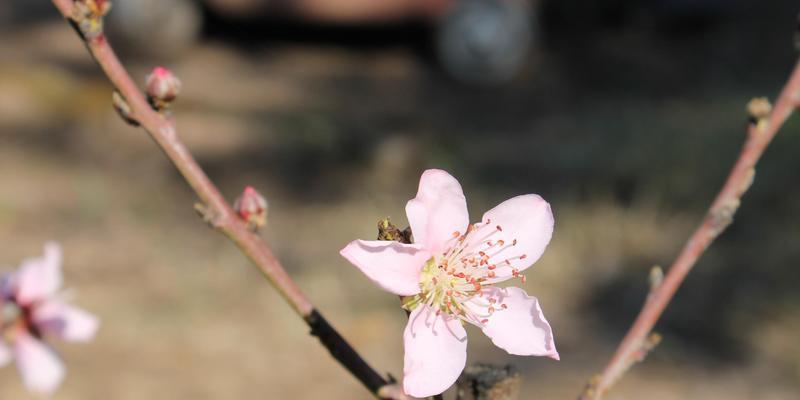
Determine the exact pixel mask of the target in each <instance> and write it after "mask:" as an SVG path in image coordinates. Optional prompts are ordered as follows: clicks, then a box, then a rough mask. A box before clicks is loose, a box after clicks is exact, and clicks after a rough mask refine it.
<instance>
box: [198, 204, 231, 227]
mask: <svg viewBox="0 0 800 400" xmlns="http://www.w3.org/2000/svg"><path fill="white" fill-rule="evenodd" d="M194 210H195V211H196V212H197V214H198V215H200V217H201V218H203V222H205V223H206V224H208V226H209V227H211V228H213V229H222V226H223V225H224V224H223V218H222V216H220V215H219V213H217V212H216V210H214V209H213V208H212V207H209V206H207V205H205V204H203V203H194Z"/></svg>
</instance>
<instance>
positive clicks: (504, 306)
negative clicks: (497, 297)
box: [500, 303, 508, 310]
mask: <svg viewBox="0 0 800 400" xmlns="http://www.w3.org/2000/svg"><path fill="white" fill-rule="evenodd" d="M500 308H502V309H503V310H505V309H507V308H508V306H507V305H506V304H505V303H503V304H500Z"/></svg>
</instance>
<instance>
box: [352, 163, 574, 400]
mask: <svg viewBox="0 0 800 400" xmlns="http://www.w3.org/2000/svg"><path fill="white" fill-rule="evenodd" d="M406 214H407V216H408V222H409V224H410V225H411V230H412V232H413V237H414V240H415V242H414V243H413V244H403V243H399V242H395V241H367V240H355V241H353V242H350V243H349V244H348V245H347V246H346V247H345V248H344V249H342V250H341V252H340V253H341V255H342V256H344V257H345V258H346V259H347V260H349V261H350V262H351V263H353V264H354V265H355V266H356V267H358V268H359V269H360V270H361V271H362V272H363V273H364V274H365V275H367V277H368V278H370V279H371V280H373V281H374V282H375V283H376V284H378V285H379V286H380V287H381V288H383V289H384V290H387V291H389V292H391V293H394V294H397V295H400V296H403V307H404V308H405V309H406V310H408V311H410V315H409V319H408V324H407V325H406V328H405V332H404V334H403V337H404V347H405V357H404V368H403V374H404V377H403V388H404V390H405V391H406V393H408V394H409V395H411V396H415V397H427V396H432V395H436V394H439V393H442V392H443V391H445V390H446V389H447V388H448V387H450V386H451V385H452V384H453V383H454V382H455V381H456V379H457V378H458V376H459V375H460V374H461V371H462V370H463V369H464V366H465V364H466V358H467V354H466V350H467V335H466V331H465V329H464V325H465V323H470V324H472V325H474V326H477V327H478V328H480V329H481V330H482V331H483V333H484V334H486V335H487V336H488V337H489V338H490V339H492V342H493V343H494V344H495V345H496V346H498V347H500V348H502V349H504V350H506V351H507V352H508V353H510V354H515V355H535V356H547V357H550V358H553V359H556V360H558V359H559V356H558V352H557V351H556V347H555V342H554V340H553V332H552V330H551V328H550V325H549V324H548V322H547V320H546V319H545V317H544V314H543V313H542V310H541V307H540V306H539V302H538V300H537V299H536V298H535V297H532V296H528V294H527V293H525V291H524V290H522V289H520V288H518V287H513V286H512V287H507V288H498V287H496V286H495V285H496V284H497V283H500V282H503V281H506V280H509V279H514V278H519V279H520V280H521V281H522V282H523V283H524V282H525V275H523V274H522V272H523V271H524V270H525V269H527V268H528V267H530V266H531V265H532V264H533V263H534V262H536V260H538V259H539V257H540V256H541V255H542V253H543V252H544V250H545V247H547V244H548V243H549V242H550V238H551V236H552V234H553V214H552V212H551V210H550V205H549V204H548V203H547V202H546V201H544V200H543V199H542V198H541V197H539V196H538V195H534V194H528V195H523V196H517V197H513V198H511V199H509V200H506V201H504V202H503V203H500V204H499V205H498V206H496V207H495V208H493V209H491V210H489V211H488V212H486V213H485V214H484V215H483V218H482V219H481V221H480V222H478V223H475V224H470V223H469V215H468V213H467V203H466V199H465V198H464V194H463V192H462V190H461V185H460V184H459V183H458V181H457V180H456V179H455V178H453V177H452V176H451V175H450V174H448V173H447V172H445V171H441V170H428V171H425V172H424V173H423V174H422V178H421V179H420V183H419V190H418V192H417V197H415V198H414V199H412V200H410V201H409V202H408V204H406Z"/></svg>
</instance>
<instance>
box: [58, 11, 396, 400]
mask: <svg viewBox="0 0 800 400" xmlns="http://www.w3.org/2000/svg"><path fill="white" fill-rule="evenodd" d="M52 2H53V4H54V5H55V6H56V7H57V8H58V10H59V11H60V12H61V14H62V16H64V17H65V18H67V19H68V20H69V22H70V23H71V24H72V26H73V27H74V28H75V29H76V31H77V32H78V33H79V35H80V36H81V38H82V39H83V41H84V44H85V45H86V47H87V49H88V50H89V53H90V54H91V55H92V57H93V58H94V59H95V60H96V61H97V63H98V65H99V66H100V68H102V70H103V72H104V73H105V75H106V76H107V77H108V79H109V80H110V81H111V83H112V84H113V85H114V86H115V87H116V89H117V91H118V92H119V95H120V96H116V97H117V98H116V99H115V101H116V102H117V103H124V105H125V106H126V119H129V120H130V121H134V122H136V123H138V124H139V125H141V126H142V127H143V128H144V129H145V130H146V131H147V133H149V134H150V137H151V138H152V139H153V140H154V141H155V142H156V144H157V145H158V147H159V148H160V149H161V150H162V151H163V152H164V153H165V154H166V156H167V157H168V158H169V159H170V161H172V163H173V165H175V167H176V168H177V169H178V171H180V173H181V175H182V176H183V178H184V179H185V180H186V182H187V183H188V184H189V186H191V187H192V189H193V190H194V191H195V193H196V194H197V196H198V197H199V198H200V200H201V201H202V202H203V203H205V206H204V207H202V210H203V214H204V217H206V220H207V221H208V222H209V223H210V224H211V225H212V226H213V227H214V228H216V229H217V230H218V231H220V232H221V233H223V234H225V236H227V237H228V238H229V239H230V240H232V241H233V242H234V243H235V244H236V245H237V246H238V247H239V249H241V251H242V252H243V253H244V254H245V255H246V256H247V257H248V258H250V260H251V261H252V262H253V264H254V265H255V266H256V267H257V268H258V270H259V271H260V272H261V273H262V274H263V275H264V277H266V278H267V280H268V281H269V282H270V283H271V284H272V286H273V287H275V289H276V290H277V291H278V292H279V293H280V294H281V296H282V297H283V298H284V300H286V302H287V303H289V305H290V306H291V307H292V309H293V310H294V311H295V312H296V313H297V314H298V315H299V316H300V317H302V318H303V320H304V321H306V323H307V324H308V326H309V327H310V328H311V334H312V335H314V336H317V337H318V338H319V340H320V342H322V344H323V345H324V346H325V347H326V348H327V349H328V350H329V351H330V353H331V354H332V355H333V357H334V358H335V359H336V360H337V361H339V363H341V364H342V366H343V367H345V368H346V369H347V370H348V371H350V373H352V374H353V375H354V376H355V377H356V378H357V379H358V380H359V381H360V382H361V383H362V384H363V385H364V386H365V387H366V388H367V389H369V391H370V392H372V393H373V394H374V395H375V396H377V397H381V398H397V397H399V396H400V394H397V395H395V394H390V393H393V392H392V391H391V390H381V389H382V388H384V387H385V386H387V384H388V382H387V381H386V380H385V379H384V378H383V377H382V376H381V375H380V374H379V373H377V372H376V371H375V370H374V369H372V368H371V367H370V366H369V364H367V362H366V361H364V359H362V358H361V357H360V356H359V355H358V353H356V351H355V350H354V349H353V348H352V347H351V346H350V345H349V344H348V343H347V342H346V341H345V340H344V338H342V336H341V335H340V334H339V333H338V332H336V330H335V329H334V328H333V327H332V326H331V325H330V324H329V323H328V322H327V321H326V320H325V318H323V317H322V315H321V314H320V313H319V312H318V311H317V310H316V309H315V307H314V305H313V304H312V303H311V301H310V300H309V299H308V298H307V297H306V296H305V294H304V293H303V292H302V291H301V290H300V288H299V287H298V286H297V284H296V283H295V282H294V280H292V278H291V277H290V276H289V275H288V274H287V273H286V270H285V269H284V268H283V266H282V265H281V264H280V262H279V261H278V259H277V258H276V257H275V255H274V254H273V253H272V250H271V249H270V247H269V246H268V245H267V244H266V242H264V241H263V240H262V239H261V238H260V237H259V236H258V235H256V234H254V233H253V232H251V231H250V230H248V228H247V225H246V223H245V222H244V221H242V220H241V219H239V218H238V217H237V215H236V214H235V213H234V211H233V209H232V208H231V206H230V204H228V202H227V201H226V200H225V198H224V197H223V196H222V194H221V193H220V192H219V190H218V189H217V187H216V186H215V185H214V183H213V182H211V180H210V179H209V178H208V176H207V175H206V174H205V173H204V172H203V170H202V168H201V167H200V166H199V165H198V164H197V162H196V161H195V159H194V157H192V154H191V153H190V152H189V150H188V149H187V148H186V146H185V145H184V144H183V142H181V140H180V138H179V137H178V133H177V131H176V129H175V124H174V122H173V121H172V120H171V119H170V118H167V117H166V116H165V115H164V114H162V113H159V112H157V111H155V110H153V109H152V108H151V107H150V105H149V104H148V102H147V99H146V98H145V96H144V95H143V94H142V92H141V91H140V90H139V88H138V87H137V85H136V83H135V82H134V81H133V79H132V78H131V76H130V75H129V74H128V72H127V71H126V70H125V67H123V65H122V64H121V63H120V61H119V59H118V58H117V56H116V55H115V54H114V50H113V49H112V48H111V46H110V45H109V43H108V41H107V40H106V38H105V36H104V35H103V31H102V22H103V21H102V17H103V14H104V13H105V11H106V10H107V9H108V6H109V4H108V1H107V0H78V1H73V0H52ZM120 97H121V98H120ZM384 393H387V394H384Z"/></svg>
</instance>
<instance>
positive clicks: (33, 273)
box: [14, 242, 61, 305]
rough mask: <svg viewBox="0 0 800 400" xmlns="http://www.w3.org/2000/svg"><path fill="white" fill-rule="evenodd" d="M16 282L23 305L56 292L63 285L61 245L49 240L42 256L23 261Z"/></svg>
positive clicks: (18, 295)
mask: <svg viewBox="0 0 800 400" xmlns="http://www.w3.org/2000/svg"><path fill="white" fill-rule="evenodd" d="M14 284H15V285H16V291H17V293H16V296H17V301H18V302H20V303H21V304H23V305H27V304H31V303H33V302H35V301H38V300H43V299H45V298H47V297H48V296H50V295H52V294H54V293H55V292H56V291H57V290H58V289H59V288H60V287H61V246H59V245H58V243H55V242H49V243H47V244H45V246H44V255H43V256H42V257H39V258H32V259H28V260H25V261H23V262H22V265H21V266H20V268H19V271H18V272H17V274H16V276H15V280H14Z"/></svg>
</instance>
